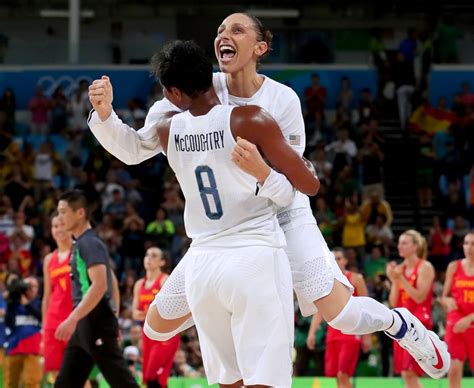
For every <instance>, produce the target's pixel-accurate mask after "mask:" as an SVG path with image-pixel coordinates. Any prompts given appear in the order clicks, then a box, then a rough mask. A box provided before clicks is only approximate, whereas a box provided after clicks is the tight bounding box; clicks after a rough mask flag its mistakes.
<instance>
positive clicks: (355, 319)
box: [328, 296, 393, 335]
mask: <svg viewBox="0 0 474 388" xmlns="http://www.w3.org/2000/svg"><path fill="white" fill-rule="evenodd" d="M392 323H393V315H392V312H391V311H390V309H389V308H387V307H386V306H385V305H383V304H382V303H380V302H377V301H376V300H375V299H372V298H368V297H365V296H352V297H351V298H350V299H349V301H348V302H347V304H346V305H345V306H344V308H343V309H342V311H341V312H340V313H339V315H338V316H337V317H336V318H334V319H333V320H332V321H331V322H328V324H329V325H330V326H331V327H333V328H335V329H337V330H340V331H342V332H343V333H344V334H353V335H364V334H370V333H374V332H376V331H381V330H386V329H387V328H388V327H390V325H391V324H392Z"/></svg>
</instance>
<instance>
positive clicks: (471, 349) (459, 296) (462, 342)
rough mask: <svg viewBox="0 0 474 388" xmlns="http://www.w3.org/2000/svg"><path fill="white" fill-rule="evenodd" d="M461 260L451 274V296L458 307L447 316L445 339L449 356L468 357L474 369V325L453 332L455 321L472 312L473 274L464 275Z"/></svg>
mask: <svg viewBox="0 0 474 388" xmlns="http://www.w3.org/2000/svg"><path fill="white" fill-rule="evenodd" d="M462 262H463V260H458V261H457V263H456V270H455V272H454V274H453V280H452V286H451V296H452V297H453V298H454V300H455V301H456V304H457V306H458V308H457V310H453V311H451V312H450V313H449V314H448V316H447V323H446V336H445V341H446V343H447V344H448V350H449V353H451V357H452V358H453V359H456V360H460V361H462V362H464V361H465V360H466V358H467V357H469V365H470V367H471V370H474V325H471V327H469V328H468V329H467V330H466V331H464V332H462V333H454V332H453V327H454V325H455V324H456V322H458V321H459V320H460V319H462V318H464V317H465V316H467V315H469V314H473V313H474V276H468V275H466V273H465V272H464V268H463V266H462Z"/></svg>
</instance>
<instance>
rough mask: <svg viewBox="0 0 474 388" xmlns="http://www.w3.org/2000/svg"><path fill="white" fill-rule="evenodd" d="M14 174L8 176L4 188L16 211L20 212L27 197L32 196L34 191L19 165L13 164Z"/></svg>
mask: <svg viewBox="0 0 474 388" xmlns="http://www.w3.org/2000/svg"><path fill="white" fill-rule="evenodd" d="M11 167H12V172H11V173H10V174H9V175H8V177H7V179H6V180H5V181H3V182H5V183H6V184H5V186H4V193H5V195H6V196H8V197H9V198H10V200H11V202H12V206H13V209H14V210H18V209H19V207H20V205H21V203H22V202H23V199H24V198H25V197H26V196H27V195H32V194H33V190H32V187H31V185H30V183H29V182H28V181H27V180H26V177H25V174H24V173H23V172H22V171H21V166H20V165H19V164H18V163H15V164H13V165H12V166H11Z"/></svg>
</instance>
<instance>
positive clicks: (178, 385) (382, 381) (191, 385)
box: [168, 377, 474, 388]
mask: <svg viewBox="0 0 474 388" xmlns="http://www.w3.org/2000/svg"><path fill="white" fill-rule="evenodd" d="M354 383H355V384H354V387H355V388H358V387H360V388H366V387H369V388H370V387H373V388H376V387H381V388H402V387H403V382H402V379H401V378H380V377H359V378H356V379H354ZM421 384H422V385H423V387H424V388H448V380H447V379H442V380H433V379H421ZM207 387H209V385H207V383H206V380H205V379H185V378H171V379H170V380H169V381H168V388H207ZM213 387H217V385H216V386H213ZM336 387H337V385H336V379H330V378H321V377H317V378H303V377H299V378H294V379H293V385H292V388H336ZM462 387H465V388H474V379H463V382H462Z"/></svg>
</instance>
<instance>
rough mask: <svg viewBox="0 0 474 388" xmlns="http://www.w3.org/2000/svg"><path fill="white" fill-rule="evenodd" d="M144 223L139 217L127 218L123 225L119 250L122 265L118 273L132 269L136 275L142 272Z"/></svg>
mask: <svg viewBox="0 0 474 388" xmlns="http://www.w3.org/2000/svg"><path fill="white" fill-rule="evenodd" d="M144 245H145V223H144V221H143V220H142V219H141V218H140V216H138V215H137V214H136V215H132V216H128V217H127V218H126V219H125V221H124V224H123V231H122V245H121V248H120V250H119V253H120V256H121V259H122V265H121V266H120V267H119V268H118V273H119V274H121V273H122V272H123V270H125V271H127V270H129V269H133V270H134V271H135V272H136V273H140V272H141V270H142V265H141V264H142V257H143V256H144V255H145V249H144Z"/></svg>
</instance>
